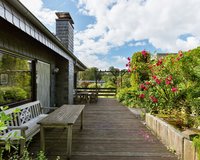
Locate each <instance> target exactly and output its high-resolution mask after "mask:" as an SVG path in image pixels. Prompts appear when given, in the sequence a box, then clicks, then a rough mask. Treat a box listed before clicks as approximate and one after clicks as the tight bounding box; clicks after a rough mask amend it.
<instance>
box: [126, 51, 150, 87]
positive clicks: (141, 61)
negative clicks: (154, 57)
mask: <svg viewBox="0 0 200 160" xmlns="http://www.w3.org/2000/svg"><path fill="white" fill-rule="evenodd" d="M142 52H145V55H143V54H142ZM142 52H136V53H134V54H133V56H132V58H131V65H130V68H131V71H132V75H131V85H132V87H134V88H137V87H138V84H139V83H141V82H143V81H145V80H148V79H149V73H148V72H149V67H148V63H149V62H150V54H149V53H148V52H146V51H142Z"/></svg>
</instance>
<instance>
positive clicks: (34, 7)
mask: <svg viewBox="0 0 200 160" xmlns="http://www.w3.org/2000/svg"><path fill="white" fill-rule="evenodd" d="M20 2H21V3H22V4H24V5H25V6H26V8H28V9H29V10H30V11H31V12H32V13H33V14H34V15H35V16H36V17H37V18H38V19H39V20H40V21H41V22H42V23H43V24H44V25H46V26H47V27H48V28H49V29H50V30H51V32H55V18H56V15H55V12H57V11H56V10H51V9H49V8H45V7H44V4H43V1H42V0H34V2H33V1H28V0H20Z"/></svg>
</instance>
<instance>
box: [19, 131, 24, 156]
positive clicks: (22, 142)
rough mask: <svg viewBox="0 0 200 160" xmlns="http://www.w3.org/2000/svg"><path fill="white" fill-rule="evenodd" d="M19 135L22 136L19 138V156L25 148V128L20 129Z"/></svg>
mask: <svg viewBox="0 0 200 160" xmlns="http://www.w3.org/2000/svg"><path fill="white" fill-rule="evenodd" d="M21 136H22V137H23V139H20V146H19V149H20V151H19V152H20V156H22V155H23V154H24V148H25V145H26V136H25V130H21Z"/></svg>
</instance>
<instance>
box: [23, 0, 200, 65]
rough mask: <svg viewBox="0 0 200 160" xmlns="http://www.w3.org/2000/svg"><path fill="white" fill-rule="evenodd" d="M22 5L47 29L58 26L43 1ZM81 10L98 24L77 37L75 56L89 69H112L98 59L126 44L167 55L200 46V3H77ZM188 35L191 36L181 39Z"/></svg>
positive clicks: (149, 0) (81, 0) (133, 0)
mask: <svg viewBox="0 0 200 160" xmlns="http://www.w3.org/2000/svg"><path fill="white" fill-rule="evenodd" d="M20 1H21V2H22V3H23V4H25V6H26V7H27V8H28V9H29V10H31V11H32V12H33V13H34V14H35V15H36V17H38V18H39V19H40V21H42V22H43V23H44V24H45V25H47V26H50V28H51V27H53V26H55V13H54V12H55V11H54V10H50V9H48V8H45V7H44V5H43V1H42V0H34V5H33V1H28V0H20ZM75 2H77V1H75ZM78 7H79V12H80V13H81V14H85V15H87V16H92V17H94V18H95V20H96V21H95V22H94V23H93V24H89V25H88V26H87V29H85V30H82V31H78V32H76V33H75V47H74V48H75V53H76V55H77V57H78V58H80V60H81V61H83V62H84V63H85V64H86V65H88V66H97V67H100V68H106V67H109V66H110V65H109V64H110V62H109V61H107V60H105V59H100V58H99V55H105V54H108V53H109V51H110V50H111V49H112V48H115V47H121V46H123V45H125V44H131V45H135V46H139V45H140V46H141V45H145V44H144V43H143V42H141V41H143V40H148V42H149V43H151V44H152V45H153V46H154V47H156V48H157V49H161V50H162V51H166V52H177V51H178V50H188V49H192V48H195V47H197V46H199V45H200V23H199V22H200V10H199V8H200V3H199V0H145V1H144V0H78ZM75 23H76V22H75ZM48 28H49V27H48ZM53 31H54V30H53ZM188 33H189V34H191V35H192V36H190V37H188V38H187V39H186V40H183V39H180V35H183V34H188ZM132 41H139V42H137V43H135V44H132V43H131V42H132ZM113 56H114V55H113ZM115 60H117V59H116V58H115Z"/></svg>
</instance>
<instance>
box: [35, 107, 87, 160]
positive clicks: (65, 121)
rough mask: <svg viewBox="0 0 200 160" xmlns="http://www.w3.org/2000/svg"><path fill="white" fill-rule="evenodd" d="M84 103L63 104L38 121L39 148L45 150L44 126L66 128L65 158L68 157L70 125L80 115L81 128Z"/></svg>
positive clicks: (81, 127)
mask: <svg viewBox="0 0 200 160" xmlns="http://www.w3.org/2000/svg"><path fill="white" fill-rule="evenodd" d="M84 107H85V105H63V106H61V107H59V108H58V109H56V110H55V111H54V112H52V113H50V114H49V115H48V116H47V117H46V118H44V119H42V120H41V121H40V122H38V123H39V124H40V141H41V142H40V143H41V149H42V150H43V151H45V128H67V129H68V133H67V158H68V159H70V156H71V148H72V127H73V125H74V123H75V122H76V120H77V119H78V117H79V115H81V125H80V129H81V130H82V129H83V109H84Z"/></svg>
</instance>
